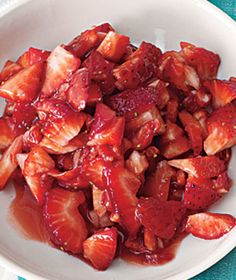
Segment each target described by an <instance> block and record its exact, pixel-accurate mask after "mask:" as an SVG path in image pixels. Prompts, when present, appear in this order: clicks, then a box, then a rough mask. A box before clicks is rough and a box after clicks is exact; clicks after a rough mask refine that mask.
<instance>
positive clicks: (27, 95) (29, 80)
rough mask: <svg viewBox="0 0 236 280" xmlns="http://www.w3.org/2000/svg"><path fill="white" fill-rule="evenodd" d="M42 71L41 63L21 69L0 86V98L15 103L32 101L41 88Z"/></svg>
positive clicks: (42, 65)
mask: <svg viewBox="0 0 236 280" xmlns="http://www.w3.org/2000/svg"><path fill="white" fill-rule="evenodd" d="M43 70H44V64H43V63H42V62H39V63H36V64H34V65H32V66H30V67H28V68H25V69H22V70H21V71H19V72H18V73H16V74H15V75H13V76H11V77H10V78H9V79H8V80H7V81H6V82H4V83H2V84H1V86H0V96H1V97H4V98H6V99H8V100H11V101H16V102H28V101H32V100H34V99H35V98H36V96H37V94H38V93H39V90H40V88H41V81H42V75H43Z"/></svg>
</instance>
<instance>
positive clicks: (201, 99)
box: [183, 88, 211, 113]
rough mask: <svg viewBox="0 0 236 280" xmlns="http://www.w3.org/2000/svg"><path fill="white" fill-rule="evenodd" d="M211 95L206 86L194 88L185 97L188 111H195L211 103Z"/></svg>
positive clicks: (184, 101)
mask: <svg viewBox="0 0 236 280" xmlns="http://www.w3.org/2000/svg"><path fill="white" fill-rule="evenodd" d="M210 101H211V95H210V94H209V93H207V92H206V90H205V89H204V88H200V89H199V90H192V91H190V92H189V94H188V96H187V97H185V98H184V100H183V105H184V107H185V109H186V110H187V111H189V112H190V113H194V112H196V111H198V110H200V109H201V108H205V107H207V106H208V105H209V104H210Z"/></svg>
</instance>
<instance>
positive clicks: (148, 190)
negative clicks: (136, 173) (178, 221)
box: [143, 160, 176, 201]
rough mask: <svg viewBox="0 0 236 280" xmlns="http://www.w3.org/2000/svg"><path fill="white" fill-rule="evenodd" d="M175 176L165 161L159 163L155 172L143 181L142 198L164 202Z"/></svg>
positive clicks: (174, 172)
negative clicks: (151, 198) (152, 198)
mask: <svg viewBox="0 0 236 280" xmlns="http://www.w3.org/2000/svg"><path fill="white" fill-rule="evenodd" d="M175 175H176V171H175V170H174V169H173V168H172V167H170V166H169V165H168V163H167V161H165V160H163V161H161V162H159V163H158V164H157V167H156V170H155V172H154V173H152V174H151V175H150V176H149V177H148V178H147V180H146V181H145V185H144V192H143V194H144V196H148V197H154V198H158V199H159V200H162V201H166V200H167V199H168V196H169V188H170V181H171V179H172V178H173V177H174V176H175Z"/></svg>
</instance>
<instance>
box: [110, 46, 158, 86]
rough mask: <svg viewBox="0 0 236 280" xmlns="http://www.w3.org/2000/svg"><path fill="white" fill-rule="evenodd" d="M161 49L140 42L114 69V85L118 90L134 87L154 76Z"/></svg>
mask: <svg viewBox="0 0 236 280" xmlns="http://www.w3.org/2000/svg"><path fill="white" fill-rule="evenodd" d="M160 54H161V51H160V49H159V48H157V47H156V46H154V45H152V44H150V43H146V42H142V44H141V45H140V47H139V48H138V49H137V50H136V51H135V52H134V53H133V54H132V55H131V56H129V57H128V60H127V61H126V62H124V63H123V64H121V65H120V66H118V67H117V68H116V69H114V71H113V74H114V77H115V78H116V87H117V88H118V89H119V90H124V89H135V88H137V87H138V86H139V85H143V83H144V82H146V81H147V80H149V79H151V78H153V77H155V76H156V73H157V64H158V59H159V56H160Z"/></svg>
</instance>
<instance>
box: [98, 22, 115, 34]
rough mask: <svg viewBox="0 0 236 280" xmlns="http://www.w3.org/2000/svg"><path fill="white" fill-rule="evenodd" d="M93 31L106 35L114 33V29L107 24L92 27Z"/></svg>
mask: <svg viewBox="0 0 236 280" xmlns="http://www.w3.org/2000/svg"><path fill="white" fill-rule="evenodd" d="M93 29H94V30H95V31H97V32H102V33H108V32H109V31H115V29H114V28H113V27H112V26H111V25H110V23H108V22H105V23H102V24H100V25H97V26H94V28H93Z"/></svg>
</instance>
